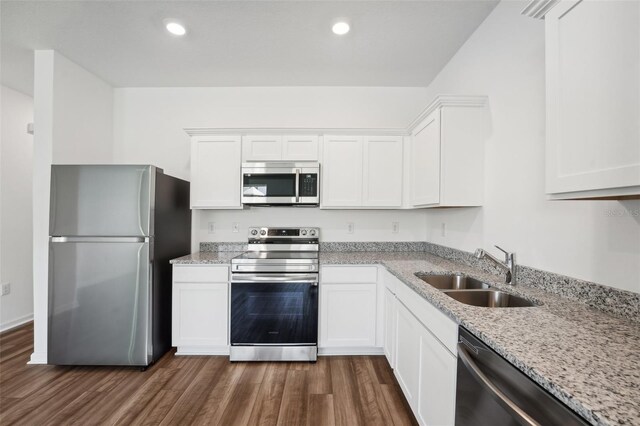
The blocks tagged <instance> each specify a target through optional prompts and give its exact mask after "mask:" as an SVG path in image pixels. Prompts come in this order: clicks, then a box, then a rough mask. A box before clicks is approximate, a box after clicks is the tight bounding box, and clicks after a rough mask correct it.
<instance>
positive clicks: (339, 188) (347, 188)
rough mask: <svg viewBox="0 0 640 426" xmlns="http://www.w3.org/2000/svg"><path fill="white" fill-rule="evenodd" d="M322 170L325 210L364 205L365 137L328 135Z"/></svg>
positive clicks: (325, 141) (324, 142) (324, 140)
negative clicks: (363, 165)
mask: <svg viewBox="0 0 640 426" xmlns="http://www.w3.org/2000/svg"><path fill="white" fill-rule="evenodd" d="M321 167H322V169H321V175H322V195H321V197H320V205H321V207H354V206H361V205H362V136H325V137H324V138H323V141H322V165H321Z"/></svg>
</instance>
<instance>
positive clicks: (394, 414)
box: [380, 384, 418, 426]
mask: <svg viewBox="0 0 640 426" xmlns="http://www.w3.org/2000/svg"><path fill="white" fill-rule="evenodd" d="M380 387H381V388H382V393H383V395H384V399H385V401H386V402H387V406H388V407H389V411H390V412H391V418H392V419H393V424H394V425H395V426H404V425H417V424H418V422H417V421H416V419H415V417H414V416H413V413H412V412H411V409H410V408H409V404H408V403H407V400H406V399H405V398H404V396H403V395H402V393H399V392H400V391H399V389H398V388H399V386H398V385H397V384H396V385H380Z"/></svg>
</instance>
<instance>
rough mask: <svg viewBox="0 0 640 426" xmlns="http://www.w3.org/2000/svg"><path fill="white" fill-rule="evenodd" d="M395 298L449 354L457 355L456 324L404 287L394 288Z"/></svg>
mask: <svg viewBox="0 0 640 426" xmlns="http://www.w3.org/2000/svg"><path fill="white" fill-rule="evenodd" d="M396 297H397V298H398V300H399V301H400V302H402V304H403V305H404V306H406V307H407V308H408V309H409V310H410V311H411V313H412V314H413V315H415V317H416V318H418V320H419V321H420V322H421V323H422V324H423V325H424V326H425V327H426V328H427V329H429V331H430V332H431V333H433V335H434V336H435V337H436V338H437V339H438V340H440V342H441V343H442V344H443V345H444V346H445V347H446V348H447V349H448V350H449V352H451V353H452V354H454V355H455V354H457V349H456V346H457V345H458V324H456V322H455V321H453V320H452V319H451V318H449V317H448V316H446V315H445V314H443V313H442V312H440V311H439V310H438V308H436V307H435V306H433V305H432V304H431V303H429V302H427V301H426V300H424V299H423V298H422V296H420V295H419V294H417V293H416V292H414V291H413V290H411V289H410V288H409V287H407V286H406V285H398V286H397V287H396Z"/></svg>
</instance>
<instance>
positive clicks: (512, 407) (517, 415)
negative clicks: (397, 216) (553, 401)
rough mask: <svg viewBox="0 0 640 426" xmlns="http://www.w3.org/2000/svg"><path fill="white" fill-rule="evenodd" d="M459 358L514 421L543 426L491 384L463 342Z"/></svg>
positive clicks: (459, 347) (525, 425)
mask: <svg viewBox="0 0 640 426" xmlns="http://www.w3.org/2000/svg"><path fill="white" fill-rule="evenodd" d="M458 358H460V360H461V361H462V362H463V364H464V365H465V366H466V367H467V370H468V371H469V372H470V373H471V374H472V375H473V376H474V377H475V379H476V380H477V381H478V382H479V383H480V384H481V385H482V386H483V387H485V388H486V389H487V390H488V391H489V392H490V393H491V395H492V396H493V397H494V398H496V399H497V401H498V402H499V403H500V405H502V406H503V407H504V408H505V409H506V410H507V411H508V412H509V413H510V414H511V415H512V416H513V417H514V420H516V421H517V422H518V423H519V424H521V425H523V426H541V425H540V423H538V422H537V421H535V420H534V419H533V418H531V416H529V415H528V414H527V413H525V412H524V410H522V408H520V407H519V406H518V405H517V404H516V403H515V402H513V401H512V400H511V399H510V398H509V397H508V396H507V395H505V394H504V393H503V392H502V391H501V390H500V389H498V387H497V386H496V385H495V384H493V382H491V380H490V379H489V378H488V377H487V376H486V375H485V374H484V373H483V372H482V371H481V370H480V367H478V365H477V364H476V363H475V361H474V360H473V358H472V357H471V355H469V352H468V351H467V348H466V346H465V345H464V344H463V342H459V343H458Z"/></svg>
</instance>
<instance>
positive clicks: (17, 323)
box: [0, 314, 33, 333]
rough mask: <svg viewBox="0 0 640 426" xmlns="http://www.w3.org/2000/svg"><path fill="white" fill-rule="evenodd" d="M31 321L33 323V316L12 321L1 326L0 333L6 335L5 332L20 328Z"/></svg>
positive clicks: (25, 316)
mask: <svg viewBox="0 0 640 426" xmlns="http://www.w3.org/2000/svg"><path fill="white" fill-rule="evenodd" d="M29 321H33V314H28V315H24V316H22V317H20V318H16V319H14V320H11V321H7V322H5V323H3V324H0V333H4V332H5V331H9V330H11V329H14V328H16V327H20V326H21V325H23V324H26V323H28V322H29Z"/></svg>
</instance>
